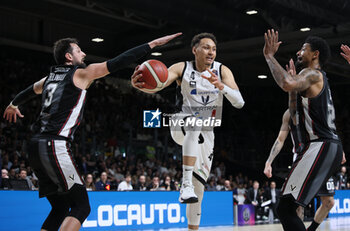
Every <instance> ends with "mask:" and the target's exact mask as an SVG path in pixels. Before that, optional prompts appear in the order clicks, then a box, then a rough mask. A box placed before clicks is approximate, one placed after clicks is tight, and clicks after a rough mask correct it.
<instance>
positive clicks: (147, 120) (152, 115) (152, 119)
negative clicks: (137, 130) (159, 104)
mask: <svg viewBox="0 0 350 231" xmlns="http://www.w3.org/2000/svg"><path fill="white" fill-rule="evenodd" d="M161 114H162V112H161V111H159V108H157V110H144V111H143V127H144V128H160V124H161V123H160V115H161Z"/></svg>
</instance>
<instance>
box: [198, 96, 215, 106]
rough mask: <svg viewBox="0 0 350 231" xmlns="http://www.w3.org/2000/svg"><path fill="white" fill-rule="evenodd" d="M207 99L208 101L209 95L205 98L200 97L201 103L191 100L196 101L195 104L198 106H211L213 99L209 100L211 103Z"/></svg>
mask: <svg viewBox="0 0 350 231" xmlns="http://www.w3.org/2000/svg"><path fill="white" fill-rule="evenodd" d="M209 99H210V97H209V95H207V97H204V96H203V95H202V102H199V101H197V100H195V99H193V100H194V101H196V102H197V103H199V104H200V105H203V106H207V105H208V104H211V103H212V102H214V101H215V99H214V100H211V101H209Z"/></svg>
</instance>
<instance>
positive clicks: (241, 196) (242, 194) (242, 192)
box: [236, 183, 247, 205]
mask: <svg viewBox="0 0 350 231" xmlns="http://www.w3.org/2000/svg"><path fill="white" fill-rule="evenodd" d="M246 193H247V190H246V189H245V188H244V187H243V183H240V184H238V188H237V198H236V200H237V202H238V204H239V205H243V204H244V201H245V200H246Z"/></svg>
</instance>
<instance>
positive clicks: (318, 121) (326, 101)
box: [296, 71, 339, 142]
mask: <svg viewBox="0 0 350 231" xmlns="http://www.w3.org/2000/svg"><path fill="white" fill-rule="evenodd" d="M321 73H322V77H323V88H322V90H321V92H320V93H319V94H318V95H317V96H316V97H312V98H305V97H303V96H301V95H300V93H298V96H297V115H296V116H297V122H298V123H299V124H300V125H302V126H301V128H302V131H301V132H302V136H305V138H306V139H307V142H310V141H313V140H318V139H321V140H322V139H333V140H339V138H338V135H337V134H336V127H335V111H334V106H333V100H332V95H331V90H330V88H329V84H328V79H327V77H326V73H325V72H323V71H321Z"/></svg>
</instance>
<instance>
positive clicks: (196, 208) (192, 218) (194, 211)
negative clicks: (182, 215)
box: [186, 178, 204, 225]
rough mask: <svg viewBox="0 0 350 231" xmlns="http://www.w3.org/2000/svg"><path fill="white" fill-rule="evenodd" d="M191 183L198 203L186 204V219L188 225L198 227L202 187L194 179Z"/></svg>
mask: <svg viewBox="0 0 350 231" xmlns="http://www.w3.org/2000/svg"><path fill="white" fill-rule="evenodd" d="M192 183H193V186H194V193H195V194H196V195H197V197H198V202H197V203H193V204H187V206H186V217H187V222H188V224H189V225H199V224H200V221H201V213H202V200H203V194H204V185H203V184H202V183H201V182H199V181H198V180H197V179H196V178H193V180H192Z"/></svg>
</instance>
